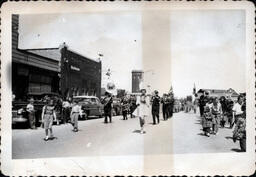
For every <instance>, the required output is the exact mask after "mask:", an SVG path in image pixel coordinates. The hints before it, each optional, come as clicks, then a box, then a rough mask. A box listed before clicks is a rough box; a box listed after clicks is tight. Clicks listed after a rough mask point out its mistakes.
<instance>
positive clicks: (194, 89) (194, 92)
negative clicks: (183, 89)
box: [193, 83, 196, 95]
mask: <svg viewBox="0 0 256 177" xmlns="http://www.w3.org/2000/svg"><path fill="white" fill-rule="evenodd" d="M193 94H194V95H195V94H196V85H195V83H194V88H193Z"/></svg>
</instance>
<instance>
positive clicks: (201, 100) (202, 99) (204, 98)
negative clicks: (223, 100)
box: [199, 92, 208, 117]
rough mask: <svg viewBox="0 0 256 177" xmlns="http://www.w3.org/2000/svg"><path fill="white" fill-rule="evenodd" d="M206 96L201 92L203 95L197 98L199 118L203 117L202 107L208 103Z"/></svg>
mask: <svg viewBox="0 0 256 177" xmlns="http://www.w3.org/2000/svg"><path fill="white" fill-rule="evenodd" d="M207 95H208V94H207V93H206V92H203V95H201V96H200V98H199V110H200V116H201V117H203V115H204V107H205V105H206V103H207V102H208V97H207Z"/></svg>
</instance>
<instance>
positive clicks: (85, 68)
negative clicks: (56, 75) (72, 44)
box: [60, 46, 102, 98]
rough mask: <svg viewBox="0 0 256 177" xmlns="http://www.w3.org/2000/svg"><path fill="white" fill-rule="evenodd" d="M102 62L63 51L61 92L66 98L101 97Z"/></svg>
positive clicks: (69, 51) (65, 49)
mask: <svg viewBox="0 0 256 177" xmlns="http://www.w3.org/2000/svg"><path fill="white" fill-rule="evenodd" d="M101 72H102V69H101V61H95V60H92V59H89V58H86V57H84V56H82V55H79V54H78V53H76V52H74V51H71V50H69V49H68V47H67V46H63V47H62V49H61V82H60V83H61V84H60V85H61V90H62V95H63V96H64V97H67V96H75V95H93V96H97V97H98V98H100V96H101Z"/></svg>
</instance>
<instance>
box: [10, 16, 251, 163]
mask: <svg viewBox="0 0 256 177" xmlns="http://www.w3.org/2000/svg"><path fill="white" fill-rule="evenodd" d="M23 18H26V17H23V15H22V16H19V15H13V16H12V29H13V31H12V33H13V38H12V49H13V51H12V55H13V60H12V70H11V72H12V88H11V94H10V95H11V96H12V97H10V98H12V102H11V111H12V116H11V123H10V124H11V128H12V129H11V130H12V135H11V136H12V143H13V144H12V148H13V149H12V155H13V158H14V159H19V158H37V157H66V156H86V155H88V156H90V155H116V154H118V155H127V154H131V155H142V154H149V155H155V154H185V153H218V152H221V153H225V152H234V153H238V152H248V146H247V147H246V145H248V141H247V140H249V139H248V136H246V133H248V126H247V127H246V120H248V119H247V118H246V97H249V93H248V92H247V88H246V84H245V83H243V82H245V78H243V76H244V75H242V71H240V70H239V72H238V71H237V72H233V70H230V69H229V66H230V63H231V62H232V60H231V59H229V58H232V57H227V58H225V60H224V59H223V60H221V61H223V62H224V61H225V63H222V62H220V63H219V62H217V60H216V58H217V57H213V58H211V59H209V61H208V59H207V60H206V58H207V57H202V56H201V57H199V56H197V57H195V56H194V58H193V57H191V58H193V59H190V55H189V54H187V53H186V52H184V53H183V54H184V56H181V55H179V54H177V53H176V54H175V53H174V52H170V51H169V49H170V47H168V49H167V48H166V49H164V50H162V49H161V48H158V46H152V48H149V49H145V51H144V50H143V52H145V53H140V52H139V51H137V50H139V49H140V47H139V46H140V44H141V42H142V41H141V40H139V39H140V38H141V37H139V36H137V37H136V36H134V37H132V38H131V39H129V41H130V42H129V43H131V44H130V45H128V43H126V42H125V43H123V44H122V45H123V47H127V46H130V47H131V48H130V49H129V50H126V49H124V50H122V52H114V50H112V49H113V47H110V46H108V45H104V42H102V43H101V45H104V47H103V48H98V47H95V50H92V49H89V48H88V50H87V49H86V48H80V49H79V47H78V46H76V45H74V44H73V43H71V42H70V41H68V40H67V41H66V42H65V41H61V42H60V41H58V42H56V44H54V45H53V46H55V47H52V48H49V46H48V45H45V46H44V48H43V47H38V48H37V47H35V46H34V47H31V46H26V45H25V44H26V43H25V42H23V45H25V46H26V47H24V49H19V48H18V47H19V45H20V44H21V42H22V40H19V37H20V38H22V36H20V34H23V33H19V31H20V30H22V29H24V27H26V24H24V21H21V19H23ZM104 18H105V17H104ZM130 21H132V20H129V22H130ZM21 24H23V25H22V26H21ZM163 24H164V23H163ZM123 28H124V30H126V26H123ZM168 28H169V26H168ZM25 29H27V28H25ZM85 29H86V28H85ZM110 29H111V30H112V28H110ZM147 29H150V28H147ZM182 29H183V27H182ZM111 30H107V31H111ZM135 33H136V34H137V30H135ZM25 34H27V35H28V34H29V33H25ZM81 34H83V33H81ZM148 34H151V33H145V34H144V35H146V36H145V37H144V38H142V39H146V38H149V39H151V35H149V36H147V35H148ZM125 36H126V33H125ZM127 37H130V36H127ZM180 38H183V36H180ZM86 39H87V37H85V40H84V41H85V42H86V41H87V40H86ZM172 39H173V40H174V39H175V38H172ZM23 40H24V39H23ZM152 40H153V39H152ZM162 40H167V38H166V37H165V35H163V38H161V40H160V41H158V42H161V41H162ZM176 40H177V39H176ZM96 41H98V40H96ZM110 41H112V39H111V40H109V42H110ZM122 41H123V40H120V41H119V42H122ZM112 42H113V41H112ZM169 42H170V41H169V39H168V40H167V41H166V42H165V44H164V45H161V46H162V47H164V46H166V47H167V46H169V44H170V43H169ZM161 43H162V42H161ZM117 44H118V42H117ZM120 44H121V43H120ZM150 44H152V45H153V43H150ZM156 44H160V43H156ZM167 44H168V45H167ZM176 44H177V42H173V43H172V45H171V46H174V45H176ZM88 45H89V46H90V45H91V43H88ZM81 46H82V45H81ZM191 46H192V45H189V47H191ZM118 47H120V46H115V47H114V48H117V49H118ZM178 48H181V49H183V45H182V47H178ZM85 49H86V50H85ZM158 49H159V51H158ZM155 50H156V51H155ZM124 51H130V52H131V53H133V54H134V56H132V55H131V56H130V55H129V53H130V52H124ZM136 51H137V52H136ZM146 51H147V52H146ZM151 51H152V53H151ZM190 51H193V49H191V50H190ZM90 52H91V55H89V53H90ZM165 52H166V53H165ZM177 52H178V53H180V52H179V51H177ZM201 52H202V51H201V50H200V51H198V52H197V53H198V54H200V53H201ZM192 53H193V52H192ZM214 53H217V52H214ZM135 54H136V55H135ZM137 54H138V55H137ZM139 54H140V55H139ZM142 54H143V55H142ZM174 54H175V55H176V57H173V56H171V55H174ZM162 55H163V56H162ZM179 57H183V59H179ZM23 60H24V61H23ZM229 60H230V61H229ZM21 61H22V62H21ZM171 61H172V62H171ZM147 62H149V63H147ZM194 62H195V63H194ZM208 62H209V63H208ZM21 63H22V64H21ZM238 63H239V62H238ZM226 64H228V65H226ZM237 67H238V68H240V66H237ZM223 68H225V70H222V69H223ZM220 71H223V72H220ZM224 71H225V72H224ZM230 74H233V75H234V77H232V78H231V77H224V75H227V76H228V75H230ZM217 77H218V79H215V78H217ZM246 94H248V95H246ZM248 101H249V100H248ZM247 112H248V110H247ZM247 116H248V115H247ZM247 135H248V134H247ZM38 147H40V148H38ZM56 149H57V150H56ZM31 152H32V153H31Z"/></svg>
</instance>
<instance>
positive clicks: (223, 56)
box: [19, 10, 246, 97]
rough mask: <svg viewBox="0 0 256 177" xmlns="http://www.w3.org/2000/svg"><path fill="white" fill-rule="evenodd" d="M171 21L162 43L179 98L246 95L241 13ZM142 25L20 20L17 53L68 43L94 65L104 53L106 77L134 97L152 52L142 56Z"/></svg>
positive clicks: (189, 14) (179, 16) (129, 15)
mask: <svg viewBox="0 0 256 177" xmlns="http://www.w3.org/2000/svg"><path fill="white" fill-rule="evenodd" d="M167 15H170V17H169V18H166V19H168V20H166V25H169V26H168V28H167V30H168V29H170V30H169V33H170V34H169V35H168V39H164V42H165V44H167V43H169V45H167V46H168V47H170V48H169V49H168V51H166V50H165V52H166V53H163V55H166V56H167V55H168V57H169V56H170V59H171V66H170V69H171V82H172V86H173V90H174V94H175V95H176V96H177V97H184V96H186V95H190V94H192V89H193V85H194V84H195V85H196V88H197V90H198V89H200V88H212V89H228V88H230V87H231V88H233V89H235V90H236V91H238V92H244V91H245V55H246V54H245V23H244V21H245V14H244V12H243V11H240V10H223V11H222V10H218V11H217V10H207V11H206V10H200V11H199V10H198V11H191V10H179V11H171V12H170V13H169V14H167ZM159 17H160V16H159ZM143 19H144V18H141V13H140V12H115V13H110V12H108V13H82V14H74V13H73V14H51V15H20V28H19V34H20V36H19V41H20V43H19V48H22V49H31V48H51V47H58V46H59V45H60V44H61V43H63V42H66V44H67V45H68V46H69V48H70V49H72V50H74V51H76V52H78V53H80V54H82V55H84V56H86V57H89V58H92V59H97V58H98V54H99V53H101V54H103V55H104V56H103V57H102V67H103V73H104V71H106V70H107V69H108V68H110V69H111V70H112V80H114V82H115V84H116V86H117V88H122V89H126V90H128V91H131V71H132V70H133V69H142V68H143V63H142V58H143V56H144V57H145V56H147V55H146V54H147V53H148V52H150V51H147V50H143V45H142V44H143V43H142V38H143V37H145V36H146V35H144V36H143V30H142V29H143V28H142V20H143ZM155 20H157V19H155ZM162 20H163V19H162ZM147 25H149V26H150V22H149V24H147ZM152 25H153V23H152ZM152 27H153V26H152ZM154 28H157V27H155V26H154ZM161 28H164V24H163V26H161ZM158 31H159V30H158ZM165 31H166V30H165ZM152 35H156V36H157V34H152ZM154 40H156V41H155V43H161V41H157V40H163V38H162V37H159V38H157V37H155V38H154ZM153 42H154V41H153ZM144 46H145V45H144ZM153 47H155V46H153ZM159 47H162V46H159ZM149 48H150V47H149ZM151 48H152V47H151ZM155 51H157V52H161V50H155ZM162 57H164V56H162ZM168 57H167V58H168ZM155 75H157V73H155ZM158 78H164V77H163V76H161V77H158ZM161 82H165V80H164V79H163V81H161Z"/></svg>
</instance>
